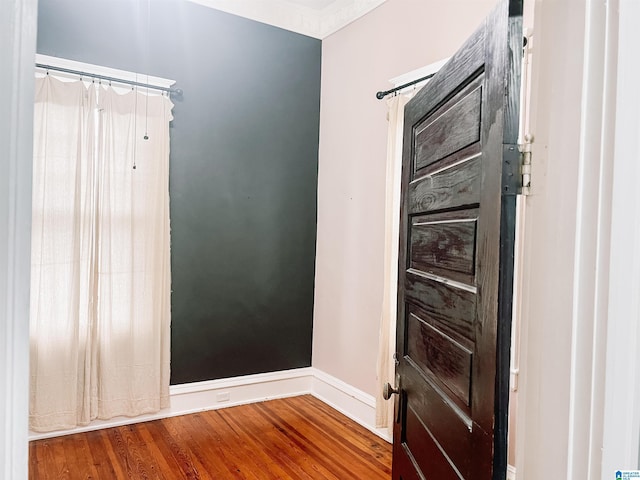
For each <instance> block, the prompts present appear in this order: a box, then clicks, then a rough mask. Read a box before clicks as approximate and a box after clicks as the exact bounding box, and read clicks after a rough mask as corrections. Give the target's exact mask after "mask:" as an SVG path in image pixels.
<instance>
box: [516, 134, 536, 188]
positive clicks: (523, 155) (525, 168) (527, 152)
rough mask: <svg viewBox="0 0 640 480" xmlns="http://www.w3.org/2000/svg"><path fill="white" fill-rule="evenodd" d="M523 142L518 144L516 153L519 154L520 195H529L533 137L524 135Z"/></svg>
mask: <svg viewBox="0 0 640 480" xmlns="http://www.w3.org/2000/svg"><path fill="white" fill-rule="evenodd" d="M524 140H525V141H524V142H523V143H520V144H518V151H519V152H520V177H521V180H520V191H519V192H518V194H520V195H525V196H526V195H530V194H531V144H532V143H533V137H532V136H531V135H525V139H524Z"/></svg>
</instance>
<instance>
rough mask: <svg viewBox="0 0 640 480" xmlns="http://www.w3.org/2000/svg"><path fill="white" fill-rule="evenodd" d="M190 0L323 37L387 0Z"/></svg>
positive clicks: (293, 30)
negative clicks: (311, 1)
mask: <svg viewBox="0 0 640 480" xmlns="http://www.w3.org/2000/svg"><path fill="white" fill-rule="evenodd" d="M190 1H192V2H193V3H197V4H200V5H204V6H206V7H210V8H213V9H216V10H220V11H223V12H227V13H231V14H233V15H238V16H241V17H245V18H249V19H251V20H255V21H257V22H261V23H266V24H269V25H273V26H275V27H279V28H283V29H285V30H290V31H292V32H296V33H300V34H302V35H307V36H309V37H314V38H318V39H321V40H322V39H324V38H326V37H328V36H329V35H331V34H332V33H334V32H337V31H338V30H340V29H341V28H343V27H345V26H346V25H348V24H349V23H351V22H353V21H354V20H356V19H358V18H360V17H361V16H363V15H365V14H367V13H369V12H370V11H371V10H373V9H374V8H376V7H378V6H380V5H382V4H383V3H384V2H386V1H387V0H334V1H333V2H331V3H329V4H328V5H327V6H325V7H323V8H313V7H310V6H307V5H302V4H299V3H296V2H295V1H293V0H269V1H268V2H265V1H264V0H190Z"/></svg>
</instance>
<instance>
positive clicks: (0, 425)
mask: <svg viewBox="0 0 640 480" xmlns="http://www.w3.org/2000/svg"><path fill="white" fill-rule="evenodd" d="M3 7H4V12H3V14H2V15H0V65H2V66H3V68H2V69H0V89H2V93H3V95H4V98H5V99H6V100H5V101H3V102H1V103H0V170H1V171H2V172H3V173H2V177H0V252H1V253H0V311H1V312H2V314H1V320H0V352H1V353H0V477H2V478H11V479H14V480H23V479H26V478H27V470H28V442H27V431H28V430H27V424H28V413H29V409H28V406H29V381H28V379H29V288H30V272H31V165H32V157H33V154H32V150H33V95H34V94H33V92H34V75H33V71H34V66H33V61H34V58H35V53H36V30H37V13H38V12H37V10H38V4H37V0H8V1H7V2H5V3H4V4H3Z"/></svg>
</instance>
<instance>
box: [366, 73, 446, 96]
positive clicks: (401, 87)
mask: <svg viewBox="0 0 640 480" xmlns="http://www.w3.org/2000/svg"><path fill="white" fill-rule="evenodd" d="M436 73H438V72H434V73H430V74H429V75H426V76H424V77H422V78H418V79H416V80H413V81H411V82H407V83H405V84H403V85H400V86H399V87H395V88H392V89H391V90H387V91H385V92H378V93H376V98H377V99H378V100H382V99H383V98H384V97H386V96H387V95H389V94H390V93H395V92H397V91H398V90H402V89H403V88H407V87H410V86H411V85H415V84H416V83H420V82H422V81H424V80H429V79H430V78H431V77H433V76H434V75H435V74H436Z"/></svg>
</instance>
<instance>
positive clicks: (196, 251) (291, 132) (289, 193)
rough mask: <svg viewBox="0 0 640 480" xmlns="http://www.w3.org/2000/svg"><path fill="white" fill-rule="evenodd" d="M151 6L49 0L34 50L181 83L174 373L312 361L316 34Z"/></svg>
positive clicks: (174, 173)
mask: <svg viewBox="0 0 640 480" xmlns="http://www.w3.org/2000/svg"><path fill="white" fill-rule="evenodd" d="M150 4H151V9H150V15H149V17H148V16H147V5H148V4H147V2H146V1H145V2H142V3H139V2H138V0H99V1H98V0H82V1H81V0H40V7H39V22H38V53H42V54H46V55H53V56H59V57H65V58H70V59H73V60H78V61H83V62H88V63H94V64H99V65H106V66H109V67H114V68H119V69H124V70H132V71H138V72H148V73H149V74H150V75H155V76H161V77H166V78H172V79H175V80H177V84H176V86H177V87H179V88H182V89H183V90H184V96H183V98H182V99H181V100H179V99H176V100H174V102H175V104H176V105H175V108H174V110H173V114H174V117H175V119H174V121H173V122H172V128H171V171H170V194H171V259H172V260H171V262H172V279H173V280H172V289H173V294H172V334H171V335H172V341H171V349H172V350H171V354H172V362H171V369H172V374H171V382H172V383H173V384H177V383H184V382H192V381H199V380H210V379H216V378H224V377H229V376H235V375H244V374H251V373H259V372H267V371H274V370H281V369H289V368H295V367H305V366H309V365H310V364H311V334H312V314H313V280H314V261H315V236H316V185H317V161H318V125H319V109H320V106H319V105H320V58H321V44H320V41H319V40H315V39H312V38H309V37H305V36H302V35H297V34H294V33H291V32H288V31H285V30H281V29H277V28H274V27H270V26H267V25H264V24H261V23H257V22H253V21H250V20H246V19H242V18H239V17H235V16H232V15H228V14H225V13H222V12H219V11H216V10H212V9H209V8H206V7H203V6H200V5H196V4H193V3H190V2H186V1H182V0H166V1H163V0H151V3H150ZM147 18H150V21H147ZM147 25H150V28H147Z"/></svg>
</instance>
